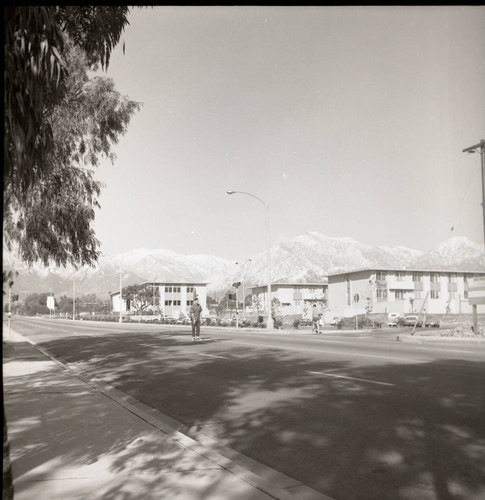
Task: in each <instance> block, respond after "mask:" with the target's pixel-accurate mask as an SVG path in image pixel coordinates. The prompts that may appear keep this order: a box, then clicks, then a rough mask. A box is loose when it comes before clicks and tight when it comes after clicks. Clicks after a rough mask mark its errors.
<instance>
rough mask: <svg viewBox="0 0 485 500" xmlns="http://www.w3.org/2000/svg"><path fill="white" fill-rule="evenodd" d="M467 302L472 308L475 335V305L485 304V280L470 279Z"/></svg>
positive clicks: (476, 320)
mask: <svg viewBox="0 0 485 500" xmlns="http://www.w3.org/2000/svg"><path fill="white" fill-rule="evenodd" d="M468 302H469V304H470V305H471V306H472V307H473V333H474V334H475V335H477V333H478V318H477V305H479V304H485V278H472V279H471V280H470V281H469V282H468Z"/></svg>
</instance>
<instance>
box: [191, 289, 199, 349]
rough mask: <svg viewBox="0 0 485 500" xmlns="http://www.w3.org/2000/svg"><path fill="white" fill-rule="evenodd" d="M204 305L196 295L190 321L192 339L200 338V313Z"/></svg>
mask: <svg viewBox="0 0 485 500" xmlns="http://www.w3.org/2000/svg"><path fill="white" fill-rule="evenodd" d="M201 312H202V306H201V305H200V304H199V299H198V298H197V297H194V302H193V303H192V305H191V306H190V323H191V324H192V340H195V339H197V340H200V313H201Z"/></svg>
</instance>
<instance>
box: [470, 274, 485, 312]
mask: <svg viewBox="0 0 485 500" xmlns="http://www.w3.org/2000/svg"><path fill="white" fill-rule="evenodd" d="M468 302H469V303H470V305H478V304H485V278H473V279H471V280H470V281H469V282H468Z"/></svg>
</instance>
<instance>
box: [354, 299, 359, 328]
mask: <svg viewBox="0 0 485 500" xmlns="http://www.w3.org/2000/svg"><path fill="white" fill-rule="evenodd" d="M359 300H360V297H359V294H358V293H356V294H354V304H355V329H356V330H358V329H359V321H358V315H357V304H358V302H359Z"/></svg>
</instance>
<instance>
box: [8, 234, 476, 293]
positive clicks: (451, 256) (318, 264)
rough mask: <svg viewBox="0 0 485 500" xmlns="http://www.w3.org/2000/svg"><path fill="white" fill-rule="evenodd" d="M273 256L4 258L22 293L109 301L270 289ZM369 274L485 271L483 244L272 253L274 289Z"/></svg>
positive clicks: (464, 241) (346, 243)
mask: <svg viewBox="0 0 485 500" xmlns="http://www.w3.org/2000/svg"><path fill="white" fill-rule="evenodd" d="M266 265H267V256H266V252H263V253H261V254H258V255H255V256H254V257H252V258H250V259H247V260H246V261H245V262H240V263H236V262H234V261H232V260H229V259H224V258H221V257H215V256H210V255H200V254H198V255H181V254H178V253H175V252H172V251H170V250H148V249H142V248H140V249H137V250H132V251H129V252H125V253H122V254H119V255H116V256H114V257H108V256H104V257H101V258H100V259H99V262H98V263H97V265H96V266H95V267H87V266H86V267H82V268H80V269H75V268H74V267H71V266H67V267H66V268H63V267H61V268H59V267H54V266H52V267H48V268H45V267H43V266H38V265H33V266H32V267H28V266H27V265H26V264H24V263H22V262H21V261H20V260H19V259H17V258H16V257H15V255H13V254H11V253H8V252H4V255H3V268H4V270H10V269H14V270H15V271H17V272H18V273H19V275H18V276H17V277H16V278H15V289H16V290H17V291H19V292H21V293H34V292H36V293H41V292H49V291H52V292H54V293H55V294H61V295H64V294H65V295H70V296H72V294H73V288H74V286H75V290H76V295H80V294H88V293H94V294H96V295H97V296H98V297H99V298H100V299H102V300H105V299H107V298H108V294H109V292H111V291H117V290H119V286H120V269H121V279H122V284H123V286H127V285H131V284H135V283H144V282H147V281H158V282H192V283H194V282H195V283H208V285H207V287H208V291H209V293H214V292H216V293H219V292H222V291H225V290H227V289H229V288H230V287H231V285H232V283H234V282H236V281H240V282H244V285H245V287H248V288H249V287H250V286H253V285H261V284H266V282H267V267H266ZM363 268H377V269H394V270H398V269H415V270H419V269H420V270H430V271H431V270H433V271H440V270H441V271H446V270H448V271H467V272H485V252H484V249H483V246H482V245H479V244H477V243H474V242H472V241H471V240H469V239H468V238H466V237H462V236H455V237H453V238H451V239H449V240H447V241H445V242H443V243H441V244H440V245H439V246H438V247H437V248H436V249H434V250H432V251H430V252H426V253H424V252H421V251H419V250H413V249H410V248H405V247H402V246H395V247H376V246H371V245H365V244H362V243H359V242H358V241H356V240H353V239H352V238H348V237H330V236H325V235H322V234H320V233H316V232H307V233H304V234H302V235H300V236H298V237H297V238H295V239H294V240H292V241H289V242H285V243H281V244H279V245H275V246H274V247H272V248H271V278H272V281H273V282H274V283H276V282H280V283H281V282H288V283H315V282H319V281H321V280H322V279H324V278H325V277H326V276H328V275H329V274H333V273H339V272H346V271H352V270H357V269H363Z"/></svg>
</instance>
